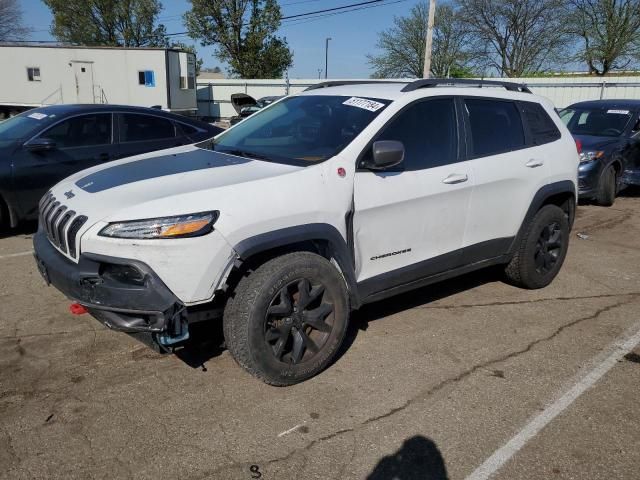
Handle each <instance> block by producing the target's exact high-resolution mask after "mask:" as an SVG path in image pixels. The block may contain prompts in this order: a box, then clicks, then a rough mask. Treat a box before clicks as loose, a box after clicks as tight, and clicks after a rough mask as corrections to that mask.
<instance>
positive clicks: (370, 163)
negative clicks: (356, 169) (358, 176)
mask: <svg viewBox="0 0 640 480" xmlns="http://www.w3.org/2000/svg"><path fill="white" fill-rule="evenodd" d="M372 150H373V155H372V157H371V158H370V159H368V160H366V161H365V162H364V163H363V165H362V166H363V167H364V168H368V169H370V170H385V169H387V168H390V167H394V166H396V165H399V164H400V163H402V161H403V160H404V145H403V144H402V142H398V141H396V140H379V141H377V142H373V148H372Z"/></svg>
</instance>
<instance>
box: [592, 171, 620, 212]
mask: <svg viewBox="0 0 640 480" xmlns="http://www.w3.org/2000/svg"><path fill="white" fill-rule="evenodd" d="M616 187H617V177H616V169H615V168H614V166H613V165H609V166H608V167H607V169H606V170H605V171H604V172H603V173H602V177H600V181H599V182H598V191H597V193H596V202H597V203H598V205H602V206H603V207H610V206H611V205H613V202H615V200H616Z"/></svg>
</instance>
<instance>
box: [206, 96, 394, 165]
mask: <svg viewBox="0 0 640 480" xmlns="http://www.w3.org/2000/svg"><path fill="white" fill-rule="evenodd" d="M388 104H389V101H388V100H378V99H368V98H356V97H339V96H326V95H317V96H308V95H304V96H300V97H291V98H286V99H284V100H282V101H281V102H279V103H274V104H273V105H270V106H269V107H267V108H265V109H263V110H261V111H259V112H257V113H255V114H253V115H252V116H251V117H249V118H247V119H246V120H244V121H243V122H241V123H239V124H238V125H236V126H235V127H234V128H232V129H230V130H229V131H227V132H225V133H223V134H221V135H220V136H218V137H217V138H216V139H215V141H214V142H212V143H209V144H208V147H209V148H212V149H213V150H216V151H220V152H226V153H231V154H233V155H240V156H245V157H249V158H257V159H260V160H267V161H273V162H278V163H287V164H292V165H302V166H306V165H310V164H314V163H318V162H322V161H324V160H326V159H328V158H330V157H332V156H334V155H336V154H337V153H338V152H340V151H341V150H342V149H343V148H344V147H346V146H347V145H348V144H349V143H351V141H352V140H353V139H354V138H355V137H356V136H358V134H359V133H360V132H361V131H362V130H363V129H364V128H365V127H366V126H367V125H369V123H371V121H372V120H373V119H374V118H376V116H378V115H379V114H380V112H381V111H382V110H384V108H385V107H386V106H387V105H388Z"/></svg>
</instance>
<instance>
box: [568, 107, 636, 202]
mask: <svg viewBox="0 0 640 480" xmlns="http://www.w3.org/2000/svg"><path fill="white" fill-rule="evenodd" d="M639 115H640V100H594V101H589V102H580V103H575V104H573V105H571V106H570V107H568V108H566V109H564V110H562V111H561V112H560V117H561V118H562V120H563V121H564V123H565V124H566V125H567V127H568V128H569V131H570V132H571V133H572V134H573V136H574V137H575V139H576V143H577V145H578V149H579V150H581V153H580V166H579V167H578V185H579V195H580V198H582V199H587V200H595V201H596V202H597V203H598V204H600V205H605V206H610V205H613V202H614V201H615V197H616V195H617V193H618V192H619V191H620V190H621V189H622V188H624V187H625V186H626V185H630V184H636V185H639V184H640V118H639Z"/></svg>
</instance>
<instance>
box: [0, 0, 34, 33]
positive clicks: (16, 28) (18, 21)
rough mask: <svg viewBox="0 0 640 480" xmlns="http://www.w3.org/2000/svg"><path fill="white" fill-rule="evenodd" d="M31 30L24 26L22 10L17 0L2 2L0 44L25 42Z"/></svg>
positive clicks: (0, 0) (0, 5)
mask: <svg viewBox="0 0 640 480" xmlns="http://www.w3.org/2000/svg"><path fill="white" fill-rule="evenodd" d="M29 32H30V29H29V28H27V27H25V26H24V25H23V24H22V10H21V9H20V6H19V5H18V2H17V1H16V0H0V42H11V41H15V40H23V39H24V38H25V37H26V36H27V35H28V34H29Z"/></svg>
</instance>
